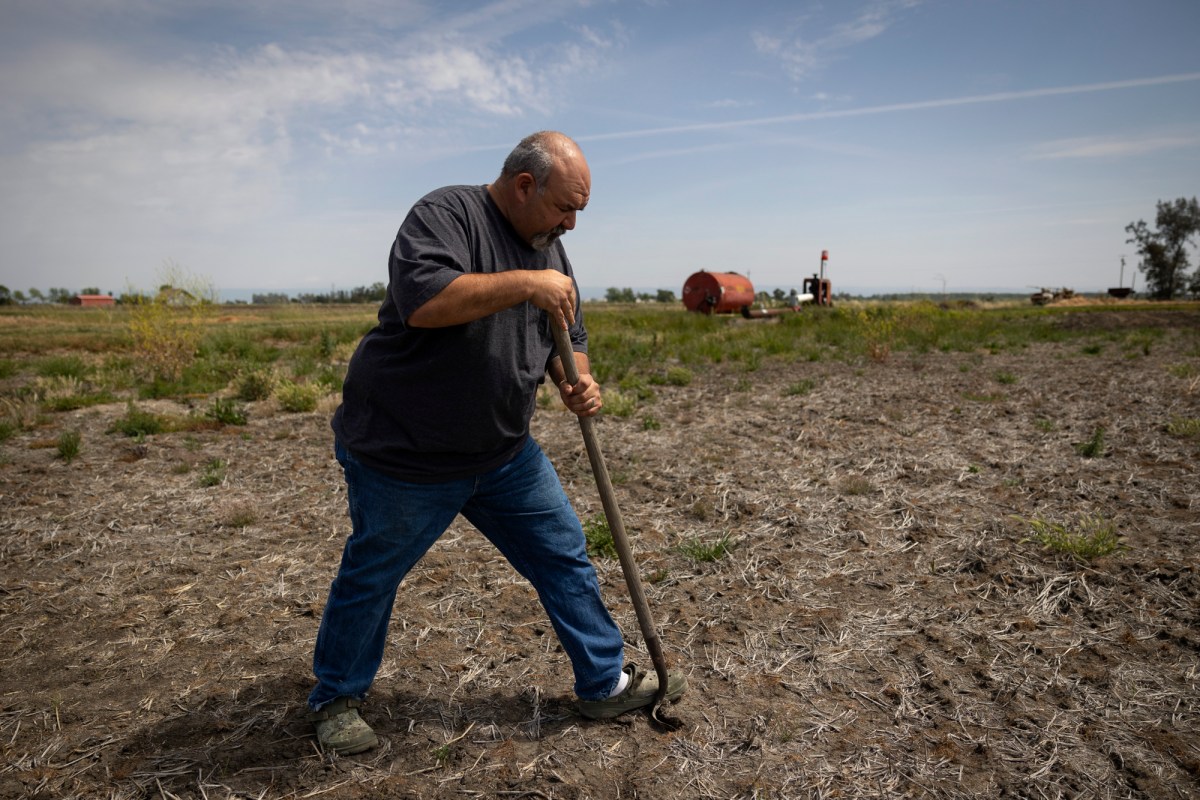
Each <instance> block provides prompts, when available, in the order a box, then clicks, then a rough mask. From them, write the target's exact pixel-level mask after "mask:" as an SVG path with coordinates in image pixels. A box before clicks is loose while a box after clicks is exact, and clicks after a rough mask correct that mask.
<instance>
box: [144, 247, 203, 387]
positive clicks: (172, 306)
mask: <svg viewBox="0 0 1200 800" xmlns="http://www.w3.org/2000/svg"><path fill="white" fill-rule="evenodd" d="M159 278H160V286H159V289H158V291H157V292H156V293H155V294H154V295H152V296H146V295H142V294H138V293H136V292H130V293H129V295H128V296H129V297H130V301H129V302H128V307H129V314H128V320H129V323H128V324H129V333H130V336H131V337H132V338H133V346H134V349H135V350H136V351H137V353H138V356H139V364H140V365H141V368H142V369H143V370H144V372H145V373H146V374H147V375H148V376H149V377H150V378H153V379H161V380H163V381H168V382H170V381H176V380H178V379H179V377H180V376H181V375H182V374H183V372H184V370H185V369H187V367H188V366H189V365H190V364H191V363H192V361H193V360H194V359H195V357H196V351H197V348H198V346H199V343H200V338H201V336H202V335H203V332H204V330H203V324H204V319H205V317H206V316H207V314H208V312H209V311H210V310H211V309H212V307H213V303H214V301H215V299H216V290H215V289H214V288H213V286H212V284H211V283H210V282H209V281H207V280H206V279H200V278H196V277H194V276H191V275H189V274H187V273H186V272H185V271H184V270H182V269H181V268H180V267H178V266H176V265H174V264H167V265H166V266H165V267H164V269H163V270H162V272H161V273H160V275H159Z"/></svg>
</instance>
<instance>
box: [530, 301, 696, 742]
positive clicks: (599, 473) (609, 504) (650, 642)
mask: <svg viewBox="0 0 1200 800" xmlns="http://www.w3.org/2000/svg"><path fill="white" fill-rule="evenodd" d="M550 327H551V328H553V330H554V344H555V346H556V347H557V349H558V357H559V359H560V360H561V361H562V366H563V373H564V374H565V375H566V378H567V383H569V384H571V385H572V386H574V385H575V384H576V383H579V368H578V367H577V366H576V365H575V351H574V349H573V348H572V347H571V337H570V334H569V333H567V331H566V330H564V329H563V328H560V327H558V326H557V325H555V324H553V323H552V324H551V326H550ZM593 422H594V418H593V417H580V418H579V428H580V430H581V431H582V432H583V444H584V447H585V448H586V449H587V454H588V461H590V462H591V465H592V477H594V478H595V479H596V489H597V490H598V491H599V492H600V502H601V504H602V505H603V506H604V517H605V519H607V520H608V529H609V531H610V532H611V533H612V538H613V545H614V546H615V547H616V549H617V557H618V558H619V559H620V561H621V572H622V573H624V575H625V585H626V586H628V587H629V597H630V599H631V600H632V601H633V609H634V611H635V612H637V620H638V627H640V628H641V629H642V639H643V640H644V641H645V642H646V650H647V651H648V652H649V653H650V660H651V661H652V662H653V663H654V672H655V673H656V674H657V675H658V694H656V695H655V696H654V702H653V703H651V704H650V718H651V719H652V720H654V721H655V722H656V723H658V724H659V725H660V726H662V727H663V728H665V729H666V730H671V731H674V730H678V729H679V728H681V727H683V723H682V722H681V721H680V720H678V719H676V718H674V717H670V716H667V715H664V714H663V713H662V712H661V709H662V705H663V699H664V698H665V697H666V696H667V659H666V656H664V655H663V650H662V643H661V642H660V641H659V638H658V631H657V630H656V629H655V627H654V618H653V617H651V615H650V604H649V603H648V602H646V592H645V591H644V590H643V589H642V579H641V577H640V576H639V575H638V567H637V562H636V561H634V560H633V550H632V549H630V547H629V537H628V536H626V534H625V523H624V522H622V521H621V509H619V508H618V507H617V499H616V495H615V494H614V493H613V487H612V481H610V480H609V477H608V467H607V466H606V465H605V463H604V454H603V453H602V452H601V451H600V440H599V439H598V438H596V430H595V427H594V425H593Z"/></svg>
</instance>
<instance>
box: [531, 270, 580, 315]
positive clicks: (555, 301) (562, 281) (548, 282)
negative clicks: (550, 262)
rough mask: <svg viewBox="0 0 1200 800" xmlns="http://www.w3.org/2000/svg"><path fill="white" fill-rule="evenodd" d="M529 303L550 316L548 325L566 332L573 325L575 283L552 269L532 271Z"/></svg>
mask: <svg viewBox="0 0 1200 800" xmlns="http://www.w3.org/2000/svg"><path fill="white" fill-rule="evenodd" d="M528 275H529V277H530V281H531V283H532V290H531V294H530V297H529V302H531V303H533V304H534V305H535V306H537V307H538V308H540V309H543V310H544V311H546V312H547V313H548V314H549V315H550V324H552V325H557V326H558V327H560V328H562V329H563V330H566V329H567V328H568V327H569V326H571V325H573V324H574V323H575V282H574V281H572V280H571V279H570V278H568V277H567V276H566V275H564V274H562V273H561V272H558V271H556V270H552V269H539V270H532V271H530V272H529V273H528Z"/></svg>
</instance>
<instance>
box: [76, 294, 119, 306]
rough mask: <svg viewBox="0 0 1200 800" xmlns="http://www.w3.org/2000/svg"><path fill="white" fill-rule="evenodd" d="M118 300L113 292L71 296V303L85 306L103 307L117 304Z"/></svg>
mask: <svg viewBox="0 0 1200 800" xmlns="http://www.w3.org/2000/svg"><path fill="white" fill-rule="evenodd" d="M116 304H117V301H116V300H114V299H113V296H112V295H111V294H77V295H75V296H74V297H72V298H71V305H73V306H83V307H85V308H88V307H91V308H101V307H108V306H115V305H116Z"/></svg>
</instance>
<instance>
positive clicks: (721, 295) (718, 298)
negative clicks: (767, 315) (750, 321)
mask: <svg viewBox="0 0 1200 800" xmlns="http://www.w3.org/2000/svg"><path fill="white" fill-rule="evenodd" d="M753 303H754V285H753V284H752V283H750V279H749V278H747V277H746V276H745V275H739V274H737V273H736V272H705V271H704V270H700V271H699V272H697V273H695V274H694V275H692V276H691V277H690V278H688V279H687V281H685V282H684V284H683V306H684V308H686V309H687V310H688V311H699V312H700V313H702V314H734V313H738V312H740V311H741V310H742V306H748V305H752V304H753Z"/></svg>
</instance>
